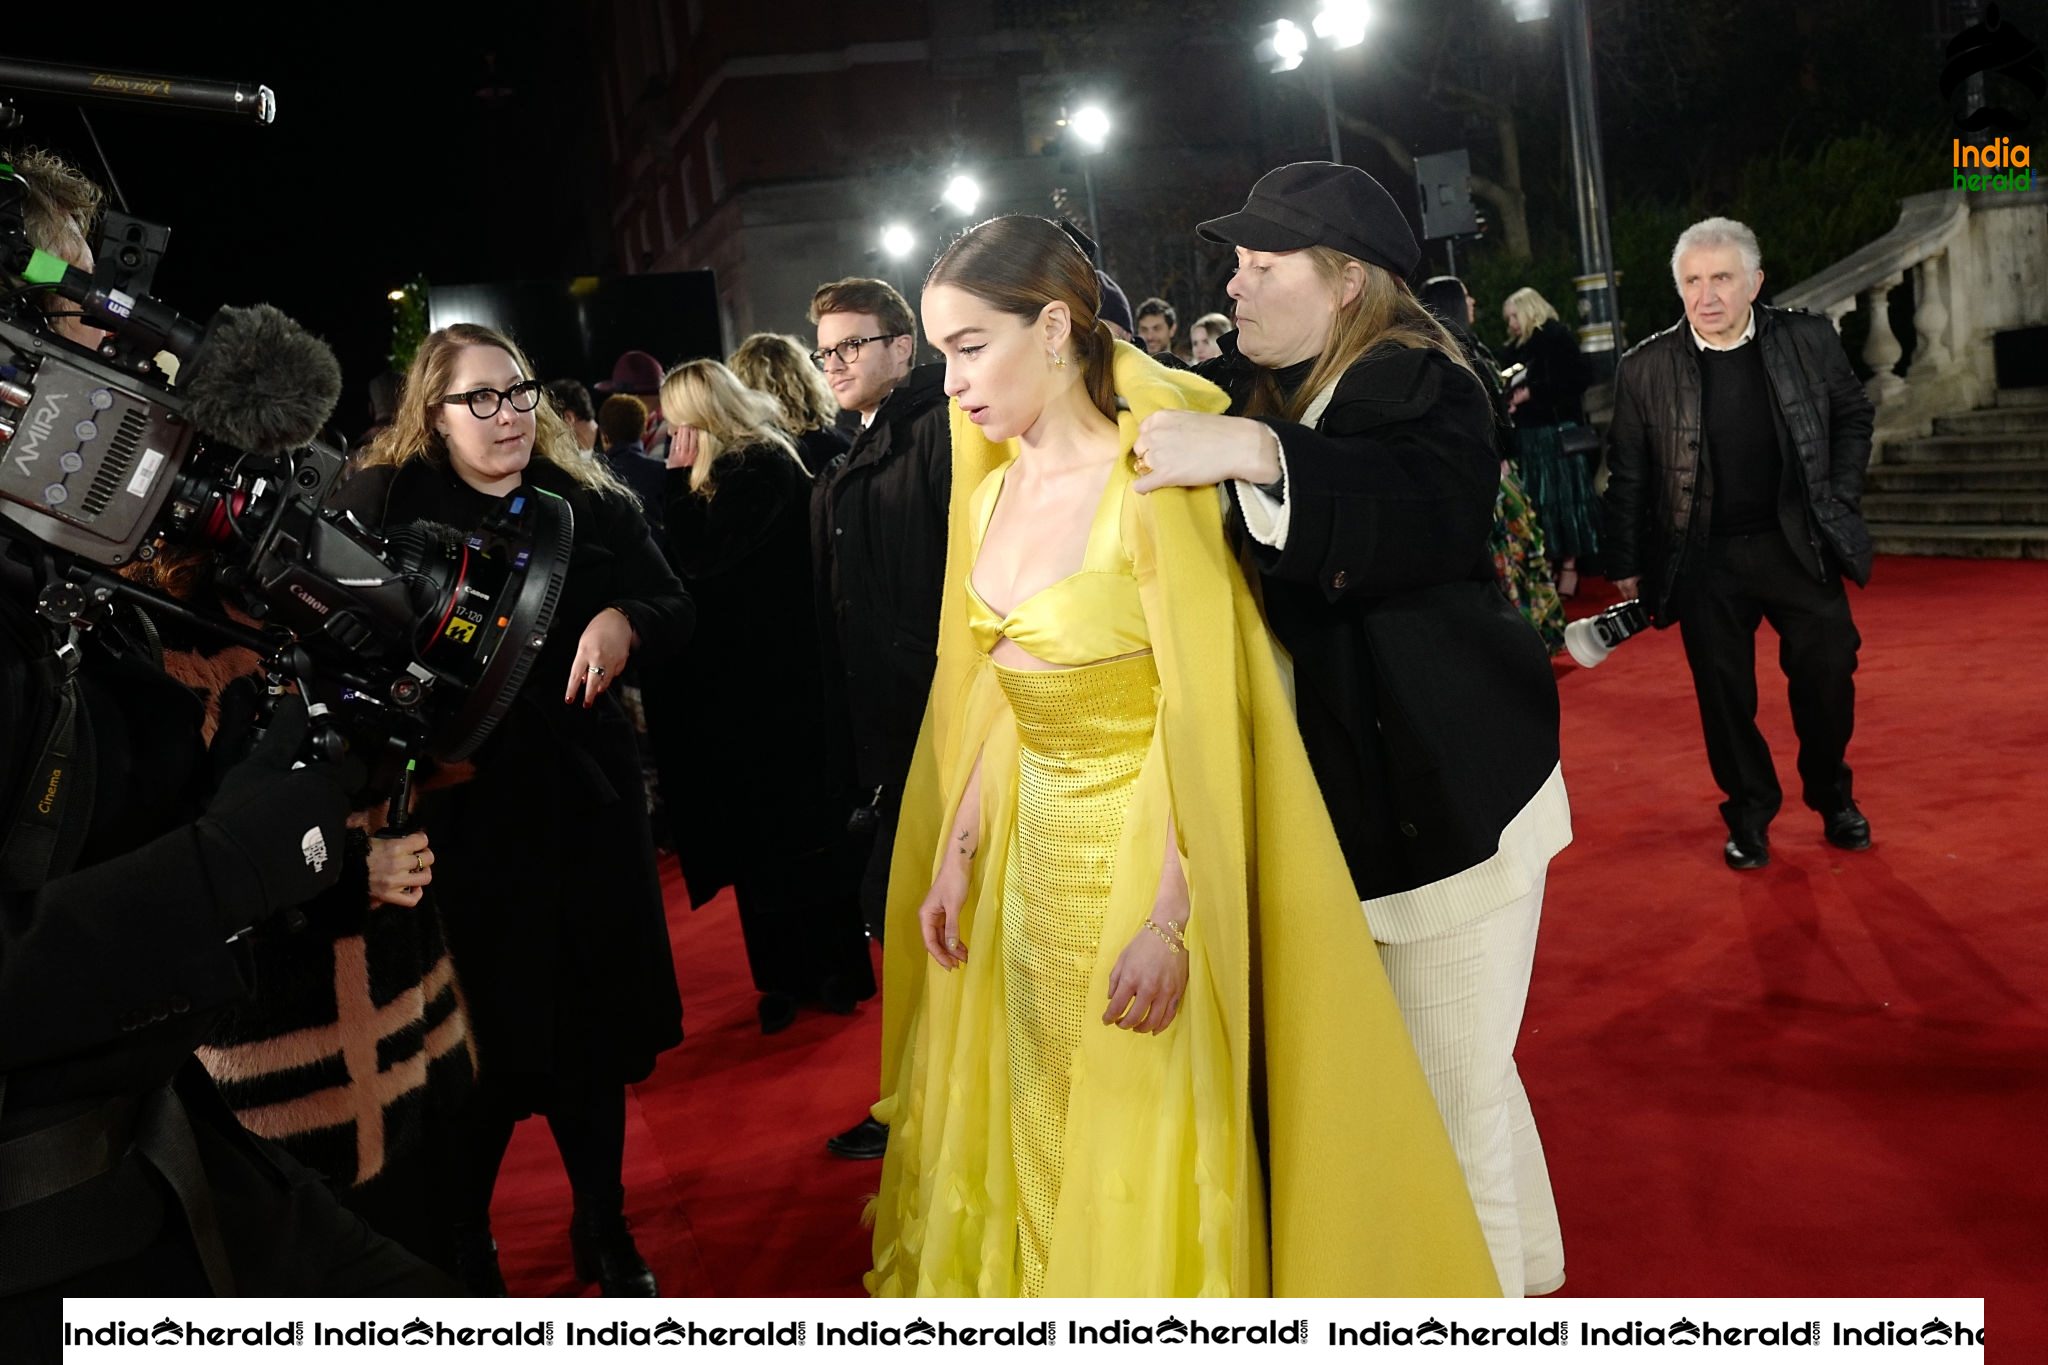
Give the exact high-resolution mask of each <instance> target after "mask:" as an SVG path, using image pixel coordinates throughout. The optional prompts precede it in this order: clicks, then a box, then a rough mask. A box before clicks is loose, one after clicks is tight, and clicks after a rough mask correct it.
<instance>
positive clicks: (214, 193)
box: [4, 4, 602, 434]
mask: <svg viewBox="0 0 2048 1365" xmlns="http://www.w3.org/2000/svg"><path fill="white" fill-rule="evenodd" d="M577 8H578V7H574V6H565V5H553V6H542V5H539V4H513V5H499V6H495V7H481V6H480V7H470V6H461V7H456V6H452V5H440V4H419V5H413V6H409V7H405V8H404V9H397V8H389V9H386V8H384V7H380V6H375V5H364V6H350V7H345V8H339V9H335V10H329V11H325V13H327V14H332V15H335V16H338V19H325V18H323V19H322V20H320V21H319V24H318V26H317V27H312V26H308V25H307V24H306V21H305V20H304V19H302V18H301V17H300V16H301V15H304V14H307V13H310V12H313V11H307V10H303V9H301V8H300V7H297V6H286V5H276V6H270V7H261V8H259V7H253V6H247V7H245V6H233V5H230V6H218V7H216V6H205V7H188V8H183V9H182V10H174V9H172V8H170V7H163V8H160V9H158V10H156V11H155V12H153V13H148V14H144V13H143V12H142V11H141V9H140V7H132V8H131V7H123V8H122V9H121V11H119V12H120V14H121V20H122V21H121V22H120V23H119V24H115V23H109V22H101V21H99V20H93V21H91V23H90V26H89V29H82V31H85V32H89V35H90V36H89V37H58V36H55V35H57V34H59V33H60V32H61V30H60V28H59V26H57V25H54V24H52V25H43V26H39V28H40V33H41V35H42V36H40V37H38V38H35V39H27V38H23V39H15V38H10V39H9V40H8V41H7V43H6V46H5V49H4V51H5V55H6V56H8V57H9V58H11V59H14V60H18V61H48V62H57V63H63V64H68V65H93V66H98V67H103V68H106V69H111V70H132V71H136V72H140V73H145V74H162V75H171V76H186V77H194V78H200V79H212V80H234V81H245V82H261V83H263V84H265V85H268V86H270V88H271V89H272V90H274V91H275V92H276V93H277V98H278V111H279V112H278V118H277V121H276V122H275V123H274V124H272V125H270V126H269V127H260V126H256V125H254V124H244V123H240V122H234V121H229V120H225V119H215V118H205V117H197V116H183V115H176V114H165V113H160V112H157V111H153V110H147V109H138V108H135V107H133V106H127V105H115V104H92V105H87V106H67V105H64V104H62V103H60V102H57V101H52V100H49V99H41V98H36V97H32V96H23V97H20V98H19V99H18V100H17V101H16V103H17V105H18V107H19V108H20V109H21V110H22V112H23V113H24V114H25V115H26V116H27V122H26V124H25V126H24V127H22V128H21V129H18V130H17V131H16V132H15V133H14V134H12V135H11V137H10V138H9V142H10V143H11V144H35V145H39V146H43V147H47V148H50V149H51V150H54V151H56V152H58V153H60V154H62V155H64V156H66V157H67V158H68V159H70V160H71V161H72V162H73V164H75V165H77V166H78V167H79V168H80V169H82V170H84V171H86V172H87V173H88V174H90V175H91V176H92V177H93V178H94V179H96V180H99V181H100V182H101V183H102V184H105V183H106V182H105V176H104V174H103V171H102V168H101V163H100V161H99V159H98V157H97V156H96V155H94V153H93V151H92V148H91V144H90V142H89V140H88V139H87V137H86V135H85V131H84V128H83V125H82V124H81V122H80V119H79V115H78V112H77V110H78V109H79V108H81V107H83V108H86V109H87V110H88V111H89V113H90V117H91V119H92V121H93V124H94V126H95V128H97V130H98V132H99V135H100V139H101V141H102V142H103V143H104V145H105V147H106V152H107V158H108V160H109V161H110V162H111V163H112V167H113V171H114V175H115V176H116V177H117V178H118V180H119V182H120V185H121V188H122V190H123V191H125V193H126V195H127V199H128V211H129V212H131V213H133V214H135V215H136V216H138V217H141V218H144V219H148V220H150V221H153V222H159V223H165V224H168V225H169V226H170V227H171V230H172V231H171V241H170V250H169V252H168V253H167V254H166V255H165V258H164V262H163V265H162V267H161V268H160V269H159V271H158V273H157V277H156V281H155V284H154V286H153V288H152V292H153V293H155V294H156V295H157V296H158V297H159V298H162V299H164V300H165V301H166V302H168V303H170V304H171V305H173V306H174V307H177V308H178V309H179V310H180V311H182V312H184V313H186V314H188V315H192V316H198V317H204V316H205V315H206V314H207V313H209V312H211V311H212V309H213V308H214V307H215V306H216V305H219V304H223V303H233V304H248V303H254V302H258V301H262V302H269V303H273V304H275V305H277V306H278V307H279V308H282V309H284V310H285V311H286V312H287V313H290V314H291V315H292V316H294V317H296V318H298V319H299V320H300V321H301V322H303V323H305V324H306V325H307V326H308V327H310V328H311V329H312V330H314V331H316V332H318V333H320V334H321V335H323V336H325V337H326V338H327V339H328V340H329V341H330V342H331V343H333V345H334V347H335V349H336V351H337V352H338V353H339V354H340V356H341V360H342V365H343V369H344V372H345V374H346V376H347V383H348V387H347V389H346V391H345V393H344V397H343V400H342V407H341V410H340V412H339V413H338V414H337V417H336V422H337V425H339V426H340V427H341V428H342V429H343V430H344V431H345V432H348V433H351V434H352V433H353V432H355V431H356V430H358V429H360V428H361V427H362V426H363V425H364V424H365V422H366V420H367V409H366V407H365V400H364V396H363V395H364V386H365V384H366V383H367V382H368V380H369V379H370V377H371V376H372V375H374V374H375V373H376V372H377V371H378V370H379V369H381V368H383V366H384V363H385V361H384V357H385V353H386V351H387V350H388V346H389V341H390V329H391V306H390V304H389V303H388V302H387V301H386V299H385V293H386V291H387V290H389V289H391V288H392V287H393V286H395V285H399V284H403V283H404V282H406V281H407V280H410V279H412V278H413V277H414V276H415V275H417V274H419V273H421V272H424V273H425V274H426V275H427V276H428V277H429V278H430V279H431V280H433V281H434V282H435V283H437V284H454V283H462V282H466V281H478V280H491V279H512V278H522V277H528V276H545V277H560V276H564V275H571V274H581V273H594V272H596V271H598V270H599V269H600V268H601V266H602V263H601V262H599V261H596V260H593V259H590V255H591V251H590V249H589V248H586V247H585V246H584V245H583V242H584V237H585V234H584V231H583V223H584V222H585V220H586V214H585V202H586V201H585V197H586V196H589V195H594V194H596V193H597V192H598V189H597V187H598V186H599V184H601V178H602V171H601V167H599V166H596V165H593V164H591V163H589V162H587V161H580V160H578V159H577V158H576V157H575V156H574V150H573V149H574V148H575V147H576V146H578V145H585V143H584V140H585V139H586V138H588V137H589V134H590V131H591V123H590V120H591V119H592V118H593V116H594V114H595V96H594V94H593V93H592V92H591V91H592V87H591V82H592V81H593V79H594V78H593V76H592V75H591V74H589V73H590V70H591V68H590V67H589V65H588V59H587V57H586V56H585V55H584V52H583V49H584V39H583V35H582V34H581V33H580V32H578V31H577V29H576V26H575V24H574V22H573V19H569V20H565V19H563V18H561V17H559V16H560V15H562V14H565V13H566V14H568V15H572V16H573V15H574V14H575V13H576V12H577ZM547 11H553V15H552V16H550V15H549V14H548V13H547ZM96 12H97V11H91V10H86V9H81V10H79V11H78V13H80V14H81V15H86V14H89V13H96ZM486 54H495V61H496V67H495V79H493V76H492V74H491V68H489V67H488V66H487V65H486ZM486 86H496V87H503V88H506V89H509V90H510V91H511V92H512V93H511V94H510V95H509V96H506V97H503V98H500V99H497V100H495V101H487V100H485V99H480V98H478V97H477V95H476V93H475V92H476V91H477V90H478V89H480V88H483V87H486ZM587 145H590V146H591V147H592V150H593V153H601V150H602V149H601V147H598V146H596V144H595V143H594V141H593V142H590V143H589V144H587ZM579 182H580V183H581V184H582V185H583V186H584V188H583V189H582V190H581V192H580V193H579V191H578V190H577V188H576V186H577V185H578V184H579Z"/></svg>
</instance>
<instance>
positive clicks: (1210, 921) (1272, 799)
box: [866, 345, 1499, 1297]
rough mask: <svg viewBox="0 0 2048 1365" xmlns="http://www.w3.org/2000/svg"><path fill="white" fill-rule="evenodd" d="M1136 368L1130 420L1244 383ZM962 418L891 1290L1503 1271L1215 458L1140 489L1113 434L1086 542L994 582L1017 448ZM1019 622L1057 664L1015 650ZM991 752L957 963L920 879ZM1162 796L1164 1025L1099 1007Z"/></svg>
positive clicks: (921, 766) (921, 798)
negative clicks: (1215, 383)
mask: <svg viewBox="0 0 2048 1365" xmlns="http://www.w3.org/2000/svg"><path fill="white" fill-rule="evenodd" d="M1116 378H1117V391H1118V393H1119V394H1120V395H1121V396H1122V397H1123V398H1124V399H1125V401H1126V403H1127V405H1128V409H1129V410H1128V411H1126V412H1123V413H1121V414H1120V415H1119V425H1120V426H1121V427H1122V428H1123V432H1124V438H1125V446H1126V450H1128V448H1129V444H1130V441H1131V439H1132V438H1133V437H1134V435H1135V433H1136V427H1137V424H1138V422H1139V421H1141V420H1142V419H1143V418H1144V416H1145V415H1147V414H1148V413H1149V412H1152V411H1156V410H1158V409H1160V408H1164V407H1183V408H1185V407H1197V408H1206V409H1207V410H1209V411H1216V410H1219V409H1220V408H1221V406H1222V403H1223V400H1222V395H1221V394H1220V393H1219V392H1217V391H1216V390H1215V389H1213V387H1211V386H1209V385H1207V384H1206V383H1204V382H1203V381H1201V380H1199V379H1195V378H1193V377H1192V376H1189V375H1185V374H1182V373H1178V372H1174V371H1168V370H1165V369H1162V368H1161V367H1159V366H1158V365H1157V364H1155V363H1154V362H1152V361H1150V360H1148V359H1146V358H1145V357H1143V355H1142V354H1141V353H1139V352H1137V351H1136V350H1135V349H1134V348H1131V347H1128V346H1122V345H1120V346H1119V347H1118V352H1117V361H1116ZM953 439H954V500H953V506H952V526H951V531H950V534H949V539H948V552H947V582H946V590H945V599H944V605H943V608H942V616H941V622H940V644H939V667H938V671H937V676H936V679H935V681H934V685H933V691H932V700H931V705H930V707H929V709H928V711H927V714H926V719H925V726H924V729H923V731H922V733H921V735H920V739H919V745H918V752H917V758H916V759H915V761H914V764H913V769H912V772H911V775H910V779H909V781H908V783H907V784H906V787H905V794H904V805H903V816H902V824H901V828H900V829H899V832H898V836H897V842H896V846H895V857H894V862H893V864H892V869H891V877H890V892H889V932H888V935H887V940H886V942H887V947H886V952H885V985H884V1002H885V1008H884V1025H883V1034H884V1037H883V1058H882V1083H881V1094H882V1097H883V1098H882V1100H881V1101H880V1102H879V1103H878V1104H877V1105H876V1106H875V1114H876V1117H878V1118H880V1119H882V1120H883V1121H884V1122H887V1123H889V1124H890V1125H891V1129H890V1140H889V1147H888V1153H887V1155H886V1157H885V1158H884V1161H883V1170H882V1183H881V1189H880V1191H879V1193H878V1195H877V1197H876V1200H875V1202H874V1204H873V1206H872V1210H871V1213H872V1216H873V1219H874V1268H873V1270H872V1271H871V1272H870V1273H869V1274H868V1276H867V1278H866V1282H867V1286H868V1288H869V1290H870V1292H872V1293H875V1294H878V1295H908V1294H916V1295H939V1296H972V1295H980V1296H1013V1295H1034V1294H1044V1295H1048V1296H1053V1297H1066V1296H1077V1295H1118V1296H1166V1295H1171V1296H1191V1295H1260V1294H1267V1293H1281V1294H1300V1295H1403V1294H1428V1295H1483V1294H1494V1293H1498V1292H1499V1291H1498V1285H1497V1284H1496V1282H1495V1280H1494V1277H1493V1271H1492V1262H1491V1259H1490V1257H1489V1255H1488V1253H1487V1250H1486V1244H1485V1241H1484V1239H1483V1237H1482V1236H1481V1235H1480V1233H1479V1227H1478V1221H1477V1219H1476V1217H1475V1216H1474V1214H1473V1212H1472V1206H1471V1202H1470V1199H1469V1197H1468V1196H1467V1194H1466V1192H1465V1182H1464V1178H1463V1176H1462V1174H1461V1173H1460V1171H1459V1169H1458V1165H1457V1162H1456V1159H1455V1158H1454V1157H1453V1156H1452V1154H1451V1150H1450V1145H1449V1142H1448V1140H1447V1139H1446V1138H1445V1136H1444V1131H1443V1127H1442V1123H1441V1121H1440V1120H1439V1119H1438V1118H1437V1115H1436V1110H1435V1106H1434V1103H1433V1102H1432V1100H1431V1098H1430V1095H1429V1091H1428V1088H1427V1085H1426V1082H1425V1081H1424V1079H1423V1076H1422V1071H1421V1067H1420V1065H1419V1064H1418V1063H1417V1062H1416V1059H1415V1055H1414V1051H1413V1048H1412V1046H1411V1045H1410V1044H1409V1042H1408V1038H1407V1035H1406V1032H1405V1031H1404V1029H1403V1026H1402V1024H1401V1020H1400V1014H1399V1011H1398V1009H1397V1008H1396V1007H1395V1005H1394V1002H1393V999H1392V994H1391V992H1390V991H1389V990H1388V988H1387V984H1386V978H1385V976H1384V974H1383V973H1382V972H1381V971H1380V969H1379V965H1378V959H1377V957H1376V955H1375V950H1374V947H1373V943H1372V938H1371V934H1370V931H1369V930H1368V928H1367V927H1366V924H1365V921H1364V919H1363V918H1362V917H1361V916H1360V914H1359V910H1358V901H1357V898H1356V895H1355V893H1354V892H1353V890H1352V886H1351V880H1350V875H1349V872H1348V871H1347V870H1346V867H1345V864H1344V861H1343V855H1342V852H1341V850H1340V849H1339V848H1338V846H1337V843H1336V836H1335V834H1334V832H1333V831H1332V830H1331V828H1330V823H1329V817H1328V815H1327V813H1325V812H1324V811H1323V808H1322V804H1321V800H1320V798H1319V797H1318V796H1317V795H1316V789H1315V782H1314V777H1313V775H1312V774H1311V773H1310V771H1309V768H1308V764H1307V758H1306V755H1305V754H1303V752H1302V750H1301V742H1300V736H1299V734H1298V732H1297V731H1296V730H1295V727H1294V721H1293V716H1292V713H1291V711H1290V710H1289V708H1288V703H1287V700H1286V693H1285V686H1284V683H1283V682H1282V680H1281V672H1280V661H1279V659H1278V656H1277V654H1276V652H1275V650H1274V648H1273V646H1272V643H1271V640H1270V637H1269V636H1268V635H1267V634H1266V633H1265V628H1264V626H1263V624H1262V622H1261V621H1260V619H1259V615H1258V610H1257V606H1256V604H1255V603H1254V602H1253V601H1252V599H1251V597H1250V595H1249V592H1248V590H1247V589H1246V587H1245V584H1244V582H1243V579H1242V577H1241V575H1239V573H1238V570H1237V566H1236V564H1235V563H1234V561H1233V560H1232V559H1231V558H1230V556H1229V553H1228V551H1227V548H1226V542H1225V539H1224V536H1223V529H1222V522H1221V515H1220V511H1219V508H1218V503H1217V498H1216V494H1215V492H1214V490H1211V489H1201V490H1162V491H1161V492H1157V493H1153V494H1149V495H1140V494H1137V493H1135V492H1132V491H1131V487H1130V485H1131V480H1132V470H1131V466H1130V462H1129V461H1128V459H1126V460H1124V461H1121V462H1120V463H1119V465H1118V467H1117V469H1116V471H1115V472H1114V473H1113V474H1112V476H1111V477H1110V480H1109V482H1108V485H1107V487H1106V488H1105V490H1104V492H1103V496H1102V501H1101V503H1100V505H1099V507H1098V508H1097V511H1096V515H1095V520H1094V523H1093V526H1092V529H1091V532H1090V535H1089V541H1088V549H1087V552H1086V558H1085V560H1084V562H1083V565H1082V568H1081V570H1080V571H1079V572H1078V573H1076V574H1074V575H1072V576H1071V577H1069V578H1066V579H1063V580H1061V581H1060V582H1058V583H1055V584H1053V585H1052V586H1051V587H1048V588H1046V589H1045V590H1044V591H1042V592H1040V593H1037V594H1035V595H1033V596H1032V597H1030V598H1028V599H1026V600H1025V601H1023V602H1020V603H1018V604H1017V605H1016V606H1015V607H1014V608H1012V609H1011V611H1010V612H1009V613H1008V614H1007V615H1003V614H1000V613H998V612H996V611H995V610H993V609H992V608H990V607H989V605H988V604H987V603H986V602H985V601H983V600H981V599H980V597H979V596H978V594H977V593H976V592H975V590H974V587H973V573H972V569H973V565H974V563H975V561H976V559H977V558H978V557H979V550H980V544H981V539H982V536H983V534H984V532H985V531H986V528H987V525H988V521H989V518H990V516H991V514H992V513H993V510H994V507H995V503H996V500H997V499H998V498H999V497H1000V495H1001V491H1002V484H1003V479H1004V476H1005V474H1006V472H1007V469H1008V465H1009V463H1010V461H1011V460H1013V459H1014V457H1015V453H1016V452H1015V449H1014V447H1012V446H1007V445H1005V446H992V445H990V444H989V443H988V442H987V441H986V440H984V439H983V438H982V437H981V436H980V433H979V429H978V428H976V427H974V426H973V424H971V423H969V422H967V421H966V420H965V419H964V417H962V416H961V414H960V413H959V412H958V411H957V409H956V411H955V413H954V421H953ZM1005 638H1007V639H1009V640H1011V641H1013V642H1014V643H1015V644H1016V645H1017V646H1018V647H1020V648H1021V649H1023V650H1024V651H1025V652H1026V653H1028V654H1030V655H1032V656H1033V657H1034V658H1036V659H1038V660H1040V661H1042V662H1044V663H1045V664H1048V665H1051V667H1050V668H1048V669H1015V668H1007V667H1004V666H1002V665H999V664H997V663H995V662H994V661H993V660H992V659H991V657H990V653H991V651H992V650H994V649H995V647H996V645H997V644H998V643H999V642H1000V641H1001V640H1002V639H1005ZM977 762H978V763H979V764H980V768H981V779H980V793H981V801H980V825H981V840H980V845H979V850H978V852H977V855H976V857H975V860H974V865H973V871H972V874H971V878H970V882H969V887H968V893H967V899H966V905H965V909H964V910H963V913H962V919H961V930H962V932H961V937H962V938H963V939H964V940H965V941H966V943H967V945H968V960H967V962H966V963H965V964H964V965H963V966H961V967H960V968H958V969H957V970H955V971H950V972H949V971H944V970H942V969H940V968H939V967H938V966H937V965H936V964H934V963H932V962H931V960H930V959H929V957H928V956H927V955H926V953H925V950H924V946H923V942H922V937H921V934H920V932H919V926H918V924H917V922H916V910H917V907H918V905H919V904H920V903H921V902H922V900H923V898H924V896H925V893H926V892H927V891H928V890H929V888H930V886H931V882H932V876H933V873H934V871H935V869H936V867H937V865H938V861H939V856H940V853H941V848H940V843H941V832H942V830H943V829H945V828H947V827H948V826H949V823H950V821H951V820H952V818H953V815H954V813H955V811H956V810H957V808H958V805H959V802H960V798H961V795H962V793H963V791H964V789H965V787H966V784H967V780H968V778H969V776H970V775H971V773H972V772H973V770H974V768H975V766H976V764H977ZM1169 821H1170V822H1171V823H1172V825H1173V826H1174V827H1175V830H1176V833H1177V835H1178V838H1179V853H1180V857H1181V861H1182V865H1183V867H1184V869H1185V870H1186V873H1187V878H1188V886H1189V895H1190V905H1191V914H1190V921H1189V924H1188V928H1187V943H1188V965H1189V977H1188V988H1187V992H1186V994H1185V996H1184V997H1183V1000H1182V1005H1181V1010H1180V1013H1179V1014H1178V1016H1177V1017H1176V1018H1175V1020H1174V1022H1173V1024H1172V1026H1171V1027H1169V1028H1168V1029H1167V1030H1166V1032H1165V1033H1163V1034H1160V1035H1158V1036H1152V1035H1142V1034H1136V1033H1132V1032H1130V1031H1128V1030H1124V1029H1119V1028H1114V1027H1111V1026H1108V1025H1105V1024H1103V1023H1102V1014H1103V1010H1104V1008H1105V1006H1106V1005H1107V1003H1108V998H1109V993H1108V977H1109V972H1110V969H1111V968H1112V967H1113V966H1114V965H1115V962H1116V959H1117V956H1118V955H1119V954H1120V953H1121V952H1122V951H1123V948H1124V947H1125V945H1126V944H1128V943H1129V942H1130V940H1131V938H1132V936H1133V935H1134V934H1136V933H1138V932H1141V925H1142V923H1143V921H1144V919H1145V917H1146V916H1147V915H1148V914H1149V913H1150V911H1151V907H1152V899H1153V894H1154V892H1155V890H1156V888H1157V886H1158V883H1159V875H1160V869H1161V865H1162V861H1163V857H1164V853H1165V848H1166V837H1167V829H1168V825H1169ZM1282 865H1288V866H1287V867H1286V870H1285V872H1284V874H1283V871H1282ZM1282 983H1284V985H1283V984H1282Z"/></svg>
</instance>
